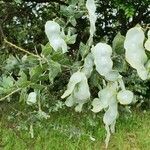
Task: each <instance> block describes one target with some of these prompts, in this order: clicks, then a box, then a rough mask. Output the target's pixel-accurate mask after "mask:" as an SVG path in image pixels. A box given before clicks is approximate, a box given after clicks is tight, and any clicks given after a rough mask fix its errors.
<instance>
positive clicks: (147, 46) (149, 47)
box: [144, 30, 150, 51]
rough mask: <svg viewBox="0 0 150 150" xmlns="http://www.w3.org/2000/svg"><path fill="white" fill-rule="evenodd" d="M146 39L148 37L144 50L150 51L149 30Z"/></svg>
mask: <svg viewBox="0 0 150 150" xmlns="http://www.w3.org/2000/svg"><path fill="white" fill-rule="evenodd" d="M147 37H148V39H147V40H146V42H145V44H144V46H145V48H146V50H148V51H150V30H149V31H148V33H147Z"/></svg>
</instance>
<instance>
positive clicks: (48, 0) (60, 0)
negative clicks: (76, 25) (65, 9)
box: [4, 0, 68, 6]
mask: <svg viewBox="0 0 150 150" xmlns="http://www.w3.org/2000/svg"><path fill="white" fill-rule="evenodd" d="M22 1H23V2H35V3H47V2H48V3H51V2H54V3H58V4H60V5H66V6H68V4H67V3H65V2H64V1H63V0H22ZM4 2H6V1H4ZM7 2H13V0H7Z"/></svg>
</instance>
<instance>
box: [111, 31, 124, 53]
mask: <svg viewBox="0 0 150 150" xmlns="http://www.w3.org/2000/svg"><path fill="white" fill-rule="evenodd" d="M124 40H125V37H124V36H122V35H121V33H120V32H119V33H117V35H116V36H115V38H114V39H113V42H112V48H113V50H114V51H115V52H116V53H117V54H122V53H124V47H123V44H124Z"/></svg>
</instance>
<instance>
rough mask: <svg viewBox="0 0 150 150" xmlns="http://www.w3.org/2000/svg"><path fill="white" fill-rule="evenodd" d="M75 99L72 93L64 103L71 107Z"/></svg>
mask: <svg viewBox="0 0 150 150" xmlns="http://www.w3.org/2000/svg"><path fill="white" fill-rule="evenodd" d="M74 103H75V101H74V98H73V96H72V95H70V96H69V97H68V98H67V99H66V101H65V104H66V106H67V107H72V106H73V105H74Z"/></svg>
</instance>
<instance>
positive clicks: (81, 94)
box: [73, 77, 90, 103]
mask: <svg viewBox="0 0 150 150" xmlns="http://www.w3.org/2000/svg"><path fill="white" fill-rule="evenodd" d="M73 95H74V97H75V98H76V99H77V102H79V103H80V102H84V101H86V100H87V99H88V98H90V90H89V85H88V83H87V79H86V77H85V79H83V80H82V81H81V82H80V83H78V85H76V87H75V89H74V94H73Z"/></svg>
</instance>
